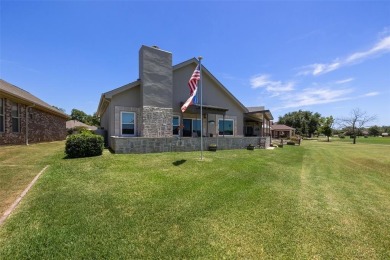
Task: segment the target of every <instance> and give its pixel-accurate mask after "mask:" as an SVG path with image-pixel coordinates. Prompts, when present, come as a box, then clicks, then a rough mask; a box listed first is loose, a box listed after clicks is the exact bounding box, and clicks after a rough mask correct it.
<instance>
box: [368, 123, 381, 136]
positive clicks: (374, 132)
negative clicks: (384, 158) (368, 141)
mask: <svg viewBox="0 0 390 260" xmlns="http://www.w3.org/2000/svg"><path fill="white" fill-rule="evenodd" d="M368 134H369V135H372V136H378V135H380V134H381V129H380V127H379V126H377V125H374V126H371V127H370V128H368Z"/></svg>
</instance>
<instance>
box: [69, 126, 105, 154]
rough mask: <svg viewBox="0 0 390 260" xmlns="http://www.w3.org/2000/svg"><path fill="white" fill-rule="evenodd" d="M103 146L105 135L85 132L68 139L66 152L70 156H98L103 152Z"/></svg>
mask: <svg viewBox="0 0 390 260" xmlns="http://www.w3.org/2000/svg"><path fill="white" fill-rule="evenodd" d="M103 148H104V138H103V136H100V135H95V134H91V133H89V132H83V133H81V134H74V135H71V136H69V137H68V138H67V139H66V144H65V153H66V155H67V156H68V157H69V158H80V157H89V156H97V155H101V154H102V153H103Z"/></svg>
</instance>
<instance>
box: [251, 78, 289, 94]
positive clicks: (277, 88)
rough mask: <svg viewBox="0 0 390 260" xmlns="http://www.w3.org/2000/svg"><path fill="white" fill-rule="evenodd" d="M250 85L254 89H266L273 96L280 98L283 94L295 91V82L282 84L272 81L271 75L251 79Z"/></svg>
mask: <svg viewBox="0 0 390 260" xmlns="http://www.w3.org/2000/svg"><path fill="white" fill-rule="evenodd" d="M250 85H251V87H252V88H253V89H257V88H265V89H266V90H267V91H268V92H270V93H271V94H272V96H278V95H280V94H281V93H284V92H289V91H292V90H294V85H295V83H294V82H286V83H284V82H282V81H275V80H271V77H270V76H269V75H266V74H264V75H255V76H253V77H252V78H251V79H250Z"/></svg>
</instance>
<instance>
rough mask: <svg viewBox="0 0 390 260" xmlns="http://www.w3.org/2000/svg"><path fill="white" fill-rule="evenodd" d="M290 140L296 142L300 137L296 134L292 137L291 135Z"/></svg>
mask: <svg viewBox="0 0 390 260" xmlns="http://www.w3.org/2000/svg"><path fill="white" fill-rule="evenodd" d="M290 141H292V142H295V143H298V141H299V139H298V137H296V136H291V137H290Z"/></svg>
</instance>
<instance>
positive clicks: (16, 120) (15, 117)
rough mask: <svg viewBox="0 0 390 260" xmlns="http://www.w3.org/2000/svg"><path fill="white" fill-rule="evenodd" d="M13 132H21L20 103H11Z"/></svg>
mask: <svg viewBox="0 0 390 260" xmlns="http://www.w3.org/2000/svg"><path fill="white" fill-rule="evenodd" d="M11 117H12V132H14V133H19V132H20V109H19V104H18V103H14V102H12V103H11Z"/></svg>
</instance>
